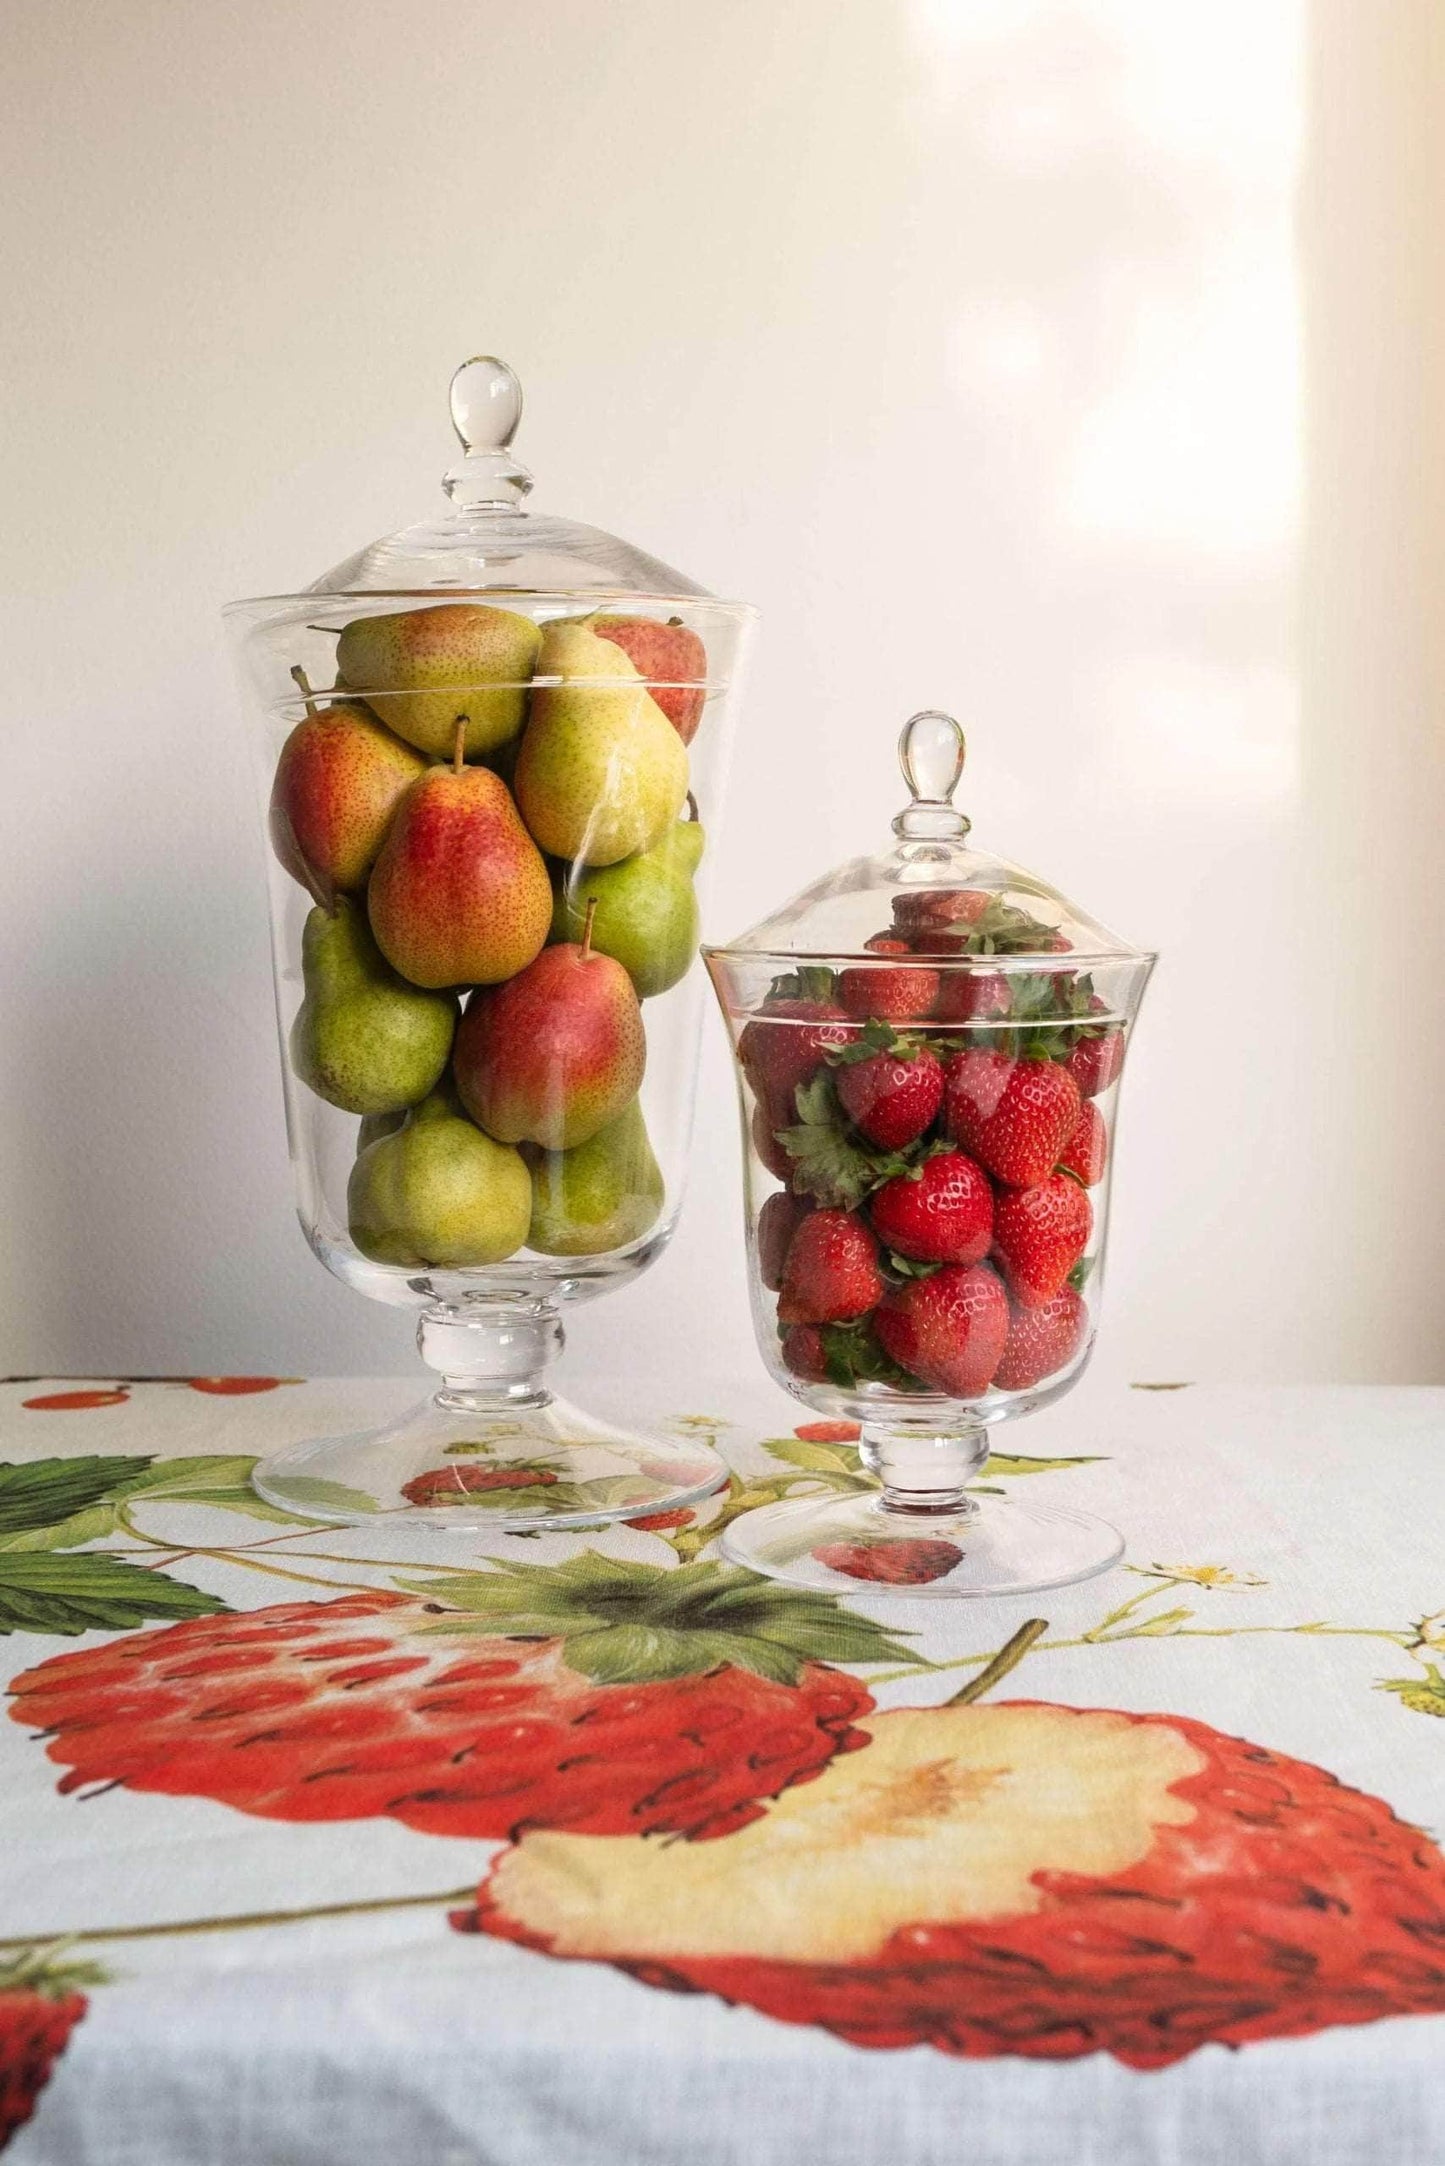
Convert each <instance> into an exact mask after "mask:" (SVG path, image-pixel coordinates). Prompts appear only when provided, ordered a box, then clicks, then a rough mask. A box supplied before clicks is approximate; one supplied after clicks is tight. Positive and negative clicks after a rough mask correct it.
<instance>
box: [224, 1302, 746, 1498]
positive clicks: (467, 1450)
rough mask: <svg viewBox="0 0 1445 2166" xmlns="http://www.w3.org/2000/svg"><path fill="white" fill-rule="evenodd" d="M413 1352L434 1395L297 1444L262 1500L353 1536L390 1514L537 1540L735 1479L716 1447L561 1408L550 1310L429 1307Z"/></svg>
mask: <svg viewBox="0 0 1445 2166" xmlns="http://www.w3.org/2000/svg"><path fill="white" fill-rule="evenodd" d="M417 1343H418V1345H419V1347H420V1349H421V1354H422V1358H423V1360H424V1361H426V1362H428V1363H429V1365H430V1366H432V1367H433V1368H436V1369H439V1370H440V1371H441V1373H442V1388H441V1390H440V1391H438V1392H437V1393H436V1394H435V1396H434V1397H433V1398H431V1399H429V1400H426V1401H424V1402H423V1404H422V1405H420V1406H419V1407H415V1408H413V1409H412V1410H411V1411H410V1412H409V1413H407V1414H404V1415H402V1416H401V1418H400V1419H399V1420H397V1421H392V1422H388V1423H387V1424H386V1425H385V1426H384V1427H383V1428H380V1429H372V1430H365V1431H358V1432H356V1433H355V1434H353V1435H349V1436H335V1437H320V1438H314V1439H307V1441H306V1442H304V1443H301V1444H292V1445H289V1446H288V1447H287V1448H286V1450H285V1451H281V1452H277V1453H275V1454H274V1455H273V1456H272V1457H271V1458H269V1459H267V1460H264V1461H263V1462H262V1464H261V1465H260V1466H258V1467H257V1468H256V1470H255V1473H254V1474H253V1476H252V1486H253V1487H254V1488H255V1490H256V1493H257V1495H258V1496H260V1497H262V1498H264V1500H265V1501H266V1502H267V1503H268V1504H274V1505H277V1506H279V1507H280V1508H281V1509H282V1510H284V1511H288V1512H296V1513H299V1514H300V1515H301V1516H302V1517H303V1518H307V1519H318V1520H325V1521H329V1522H331V1523H333V1524H340V1525H345V1526H364V1525H370V1524H374V1522H375V1521H376V1520H377V1518H378V1517H380V1516H386V1517H388V1518H391V1519H393V1520H394V1519H397V1518H405V1520H406V1522H407V1524H408V1525H409V1526H410V1525H415V1526H417V1527H419V1528H422V1527H424V1528H425V1529H426V1530H427V1531H429V1532H431V1531H443V1532H451V1533H459V1534H461V1533H465V1534H476V1533H477V1532H479V1531H483V1530H490V1531H492V1532H504V1531H506V1530H507V1529H517V1528H527V1529H531V1530H533V1531H535V1532H538V1533H540V1532H544V1531H546V1530H547V1529H549V1528H565V1527H584V1526H596V1525H599V1524H602V1523H605V1522H607V1521H609V1520H616V1519H637V1518H646V1517H649V1516H651V1515H652V1514H654V1513H657V1512H666V1511H675V1510H682V1509H683V1508H685V1507H686V1506H688V1505H691V1504H696V1503H697V1502H699V1500H700V1499H702V1498H703V1497H706V1496H709V1495H711V1493H712V1491H713V1490H715V1489H717V1488H718V1487H719V1486H720V1485H721V1484H722V1483H723V1482H724V1481H725V1480H726V1479H727V1468H726V1467H725V1466H724V1465H723V1462H722V1461H721V1460H720V1459H719V1458H718V1456H717V1454H716V1452H714V1451H712V1450H711V1449H710V1448H709V1447H708V1446H707V1445H706V1444H703V1443H700V1442H697V1441H694V1440H692V1439H687V1440H683V1439H682V1438H679V1437H669V1436H663V1435H656V1436H649V1435H647V1434H645V1433H641V1432H638V1431H636V1430H630V1429H623V1428H618V1427H616V1426H615V1425H613V1424H612V1423H610V1422H604V1421H599V1420H597V1419H596V1418H595V1417H594V1416H592V1415H590V1414H586V1413H584V1412H583V1411H582V1410H581V1409H580V1408H579V1407H575V1406H572V1405H570V1404H569V1403H568V1402H567V1401H566V1400H565V1399H559V1398H556V1397H554V1396H553V1394H552V1393H551V1391H549V1390H548V1388H547V1386H546V1384H545V1383H544V1382H543V1380H542V1372H543V1370H544V1368H545V1366H546V1364H547V1363H548V1362H549V1361H550V1360H551V1359H552V1358H553V1357H554V1356H555V1355H556V1354H557V1353H558V1352H560V1350H561V1345H562V1326H561V1321H560V1319H559V1318H558V1316H557V1313H556V1311H555V1309H553V1308H551V1307H550V1306H549V1305H548V1304H547V1303H545V1302H542V1301H515V1302H498V1301H494V1300H493V1301H487V1302H479V1303H477V1304H475V1305H468V1306H458V1307H456V1308H450V1309H443V1308H440V1307H438V1308H436V1309H430V1310H427V1311H426V1312H425V1314H424V1315H423V1316H422V1318H421V1321H420V1323H419V1325H418V1327H417Z"/></svg>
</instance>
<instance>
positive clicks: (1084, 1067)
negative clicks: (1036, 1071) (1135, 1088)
mask: <svg viewBox="0 0 1445 2166" xmlns="http://www.w3.org/2000/svg"><path fill="white" fill-rule="evenodd" d="M1123 1065H1124V1033H1123V1031H1122V1030H1105V1031H1101V1032H1100V1034H1099V1036H1098V1037H1097V1038H1081V1039H1080V1040H1079V1042H1078V1044H1077V1045H1076V1046H1075V1047H1074V1049H1073V1051H1072V1052H1071V1053H1070V1054H1069V1057H1068V1059H1067V1060H1066V1061H1065V1063H1064V1066H1065V1067H1066V1068H1067V1069H1068V1071H1069V1074H1070V1075H1071V1076H1072V1077H1073V1079H1074V1081H1075V1082H1076V1083H1077V1084H1078V1086H1079V1092H1080V1095H1081V1096H1082V1097H1084V1098H1097V1097H1098V1096H1099V1094H1100V1092H1101V1091H1106V1090H1107V1089H1108V1088H1109V1085H1110V1084H1111V1083H1114V1082H1117V1080H1118V1076H1119V1070H1120V1069H1121V1068H1122V1067H1123Z"/></svg>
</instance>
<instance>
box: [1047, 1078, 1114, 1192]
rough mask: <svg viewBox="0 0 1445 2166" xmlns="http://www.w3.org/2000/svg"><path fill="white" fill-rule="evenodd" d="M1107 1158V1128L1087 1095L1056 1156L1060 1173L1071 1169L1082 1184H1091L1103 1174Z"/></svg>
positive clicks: (1101, 1177)
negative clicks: (1062, 1147)
mask: <svg viewBox="0 0 1445 2166" xmlns="http://www.w3.org/2000/svg"><path fill="white" fill-rule="evenodd" d="M1108 1162H1109V1131H1108V1129H1107V1128H1106V1127H1105V1125H1104V1116H1103V1114H1102V1113H1101V1112H1100V1111H1099V1109H1098V1107H1097V1106H1096V1105H1095V1103H1094V1101H1093V1099H1092V1098H1086V1099H1085V1100H1084V1104H1083V1110H1082V1111H1081V1113H1080V1114H1079V1125H1078V1127H1077V1128H1076V1129H1075V1130H1074V1132H1073V1134H1072V1135H1071V1136H1070V1138H1069V1140H1068V1142H1067V1144H1066V1145H1065V1146H1064V1151H1063V1155H1062V1156H1061V1158H1060V1159H1059V1171H1060V1173H1072V1175H1073V1176H1074V1179H1075V1180H1076V1181H1082V1182H1083V1184H1084V1186H1085V1188H1092V1187H1093V1186H1094V1185H1095V1183H1096V1182H1098V1181H1102V1180H1103V1178H1104V1168H1105V1166H1106V1165H1107V1164H1108Z"/></svg>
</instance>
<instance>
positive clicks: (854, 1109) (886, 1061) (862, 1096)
mask: <svg viewBox="0 0 1445 2166" xmlns="http://www.w3.org/2000/svg"><path fill="white" fill-rule="evenodd" d="M833 1084H834V1088H835V1089H836V1091H837V1093H838V1103H839V1104H840V1105H841V1106H842V1108H843V1111H844V1112H845V1113H846V1114H847V1116H848V1118H849V1120H850V1121H851V1122H852V1123H853V1126H854V1127H855V1128H856V1129H858V1131H859V1132H860V1134H862V1135H864V1136H866V1137H867V1139H868V1141H869V1142H870V1143H872V1144H876V1145H877V1147H878V1149H879V1150H880V1151H901V1150H904V1149H906V1147H907V1146H908V1145H909V1144H910V1143H916V1142H917V1141H918V1138H919V1137H920V1136H921V1135H922V1134H923V1132H924V1130H925V1129H926V1128H929V1127H931V1126H932V1123H933V1117H934V1115H935V1114H936V1113H937V1111H938V1109H939V1107H940V1106H941V1105H942V1103H943V1069H942V1067H941V1066H940V1065H939V1063H938V1061H937V1060H936V1059H935V1058H934V1056H933V1054H932V1053H930V1052H928V1050H927V1049H926V1048H924V1049H921V1050H918V1051H913V1050H901V1051H899V1052H890V1053H875V1054H873V1055H872V1057H871V1058H870V1059H868V1060H857V1061H849V1062H847V1063H846V1064H844V1065H842V1066H840V1067H839V1068H837V1069H836V1070H835V1072H834V1076H833Z"/></svg>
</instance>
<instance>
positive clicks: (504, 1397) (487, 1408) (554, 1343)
mask: <svg viewBox="0 0 1445 2166" xmlns="http://www.w3.org/2000/svg"><path fill="white" fill-rule="evenodd" d="M416 1343H417V1350H418V1352H419V1353H420V1355H421V1358H422V1360H423V1361H424V1362H425V1363H426V1364H427V1367H428V1368H430V1369H436V1370H438V1371H439V1372H440V1375H441V1380H442V1388H441V1390H440V1391H439V1392H438V1393H437V1395H436V1404H437V1405H438V1406H443V1407H451V1408H456V1409H460V1410H462V1411H464V1412H468V1413H478V1414H484V1413H488V1412H495V1411H496V1410H497V1409H498V1408H501V1407H519V1406H533V1407H536V1406H548V1405H550V1404H551V1400H552V1393H551V1391H550V1390H549V1388H548V1386H547V1384H546V1383H545V1382H544V1380H543V1371H544V1370H545V1369H546V1368H547V1366H548V1364H549V1363H551V1362H553V1361H555V1360H556V1358H557V1356H558V1355H559V1354H560V1353H561V1351H562V1319H561V1317H560V1316H559V1315H558V1313H557V1311H556V1309H555V1308H554V1307H553V1306H552V1305H551V1303H550V1302H547V1301H541V1300H537V1299H534V1298H528V1297H526V1296H518V1297H517V1298H516V1299H514V1300H497V1299H496V1298H495V1297H493V1298H489V1299H486V1300H476V1301H472V1300H467V1301H460V1302H455V1303H449V1302H438V1303H437V1304H436V1305H435V1306H434V1307H433V1308H429V1309H425V1310H424V1311H423V1312H422V1315H421V1317H420V1319H419V1321H418V1323H417V1327H416Z"/></svg>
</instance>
